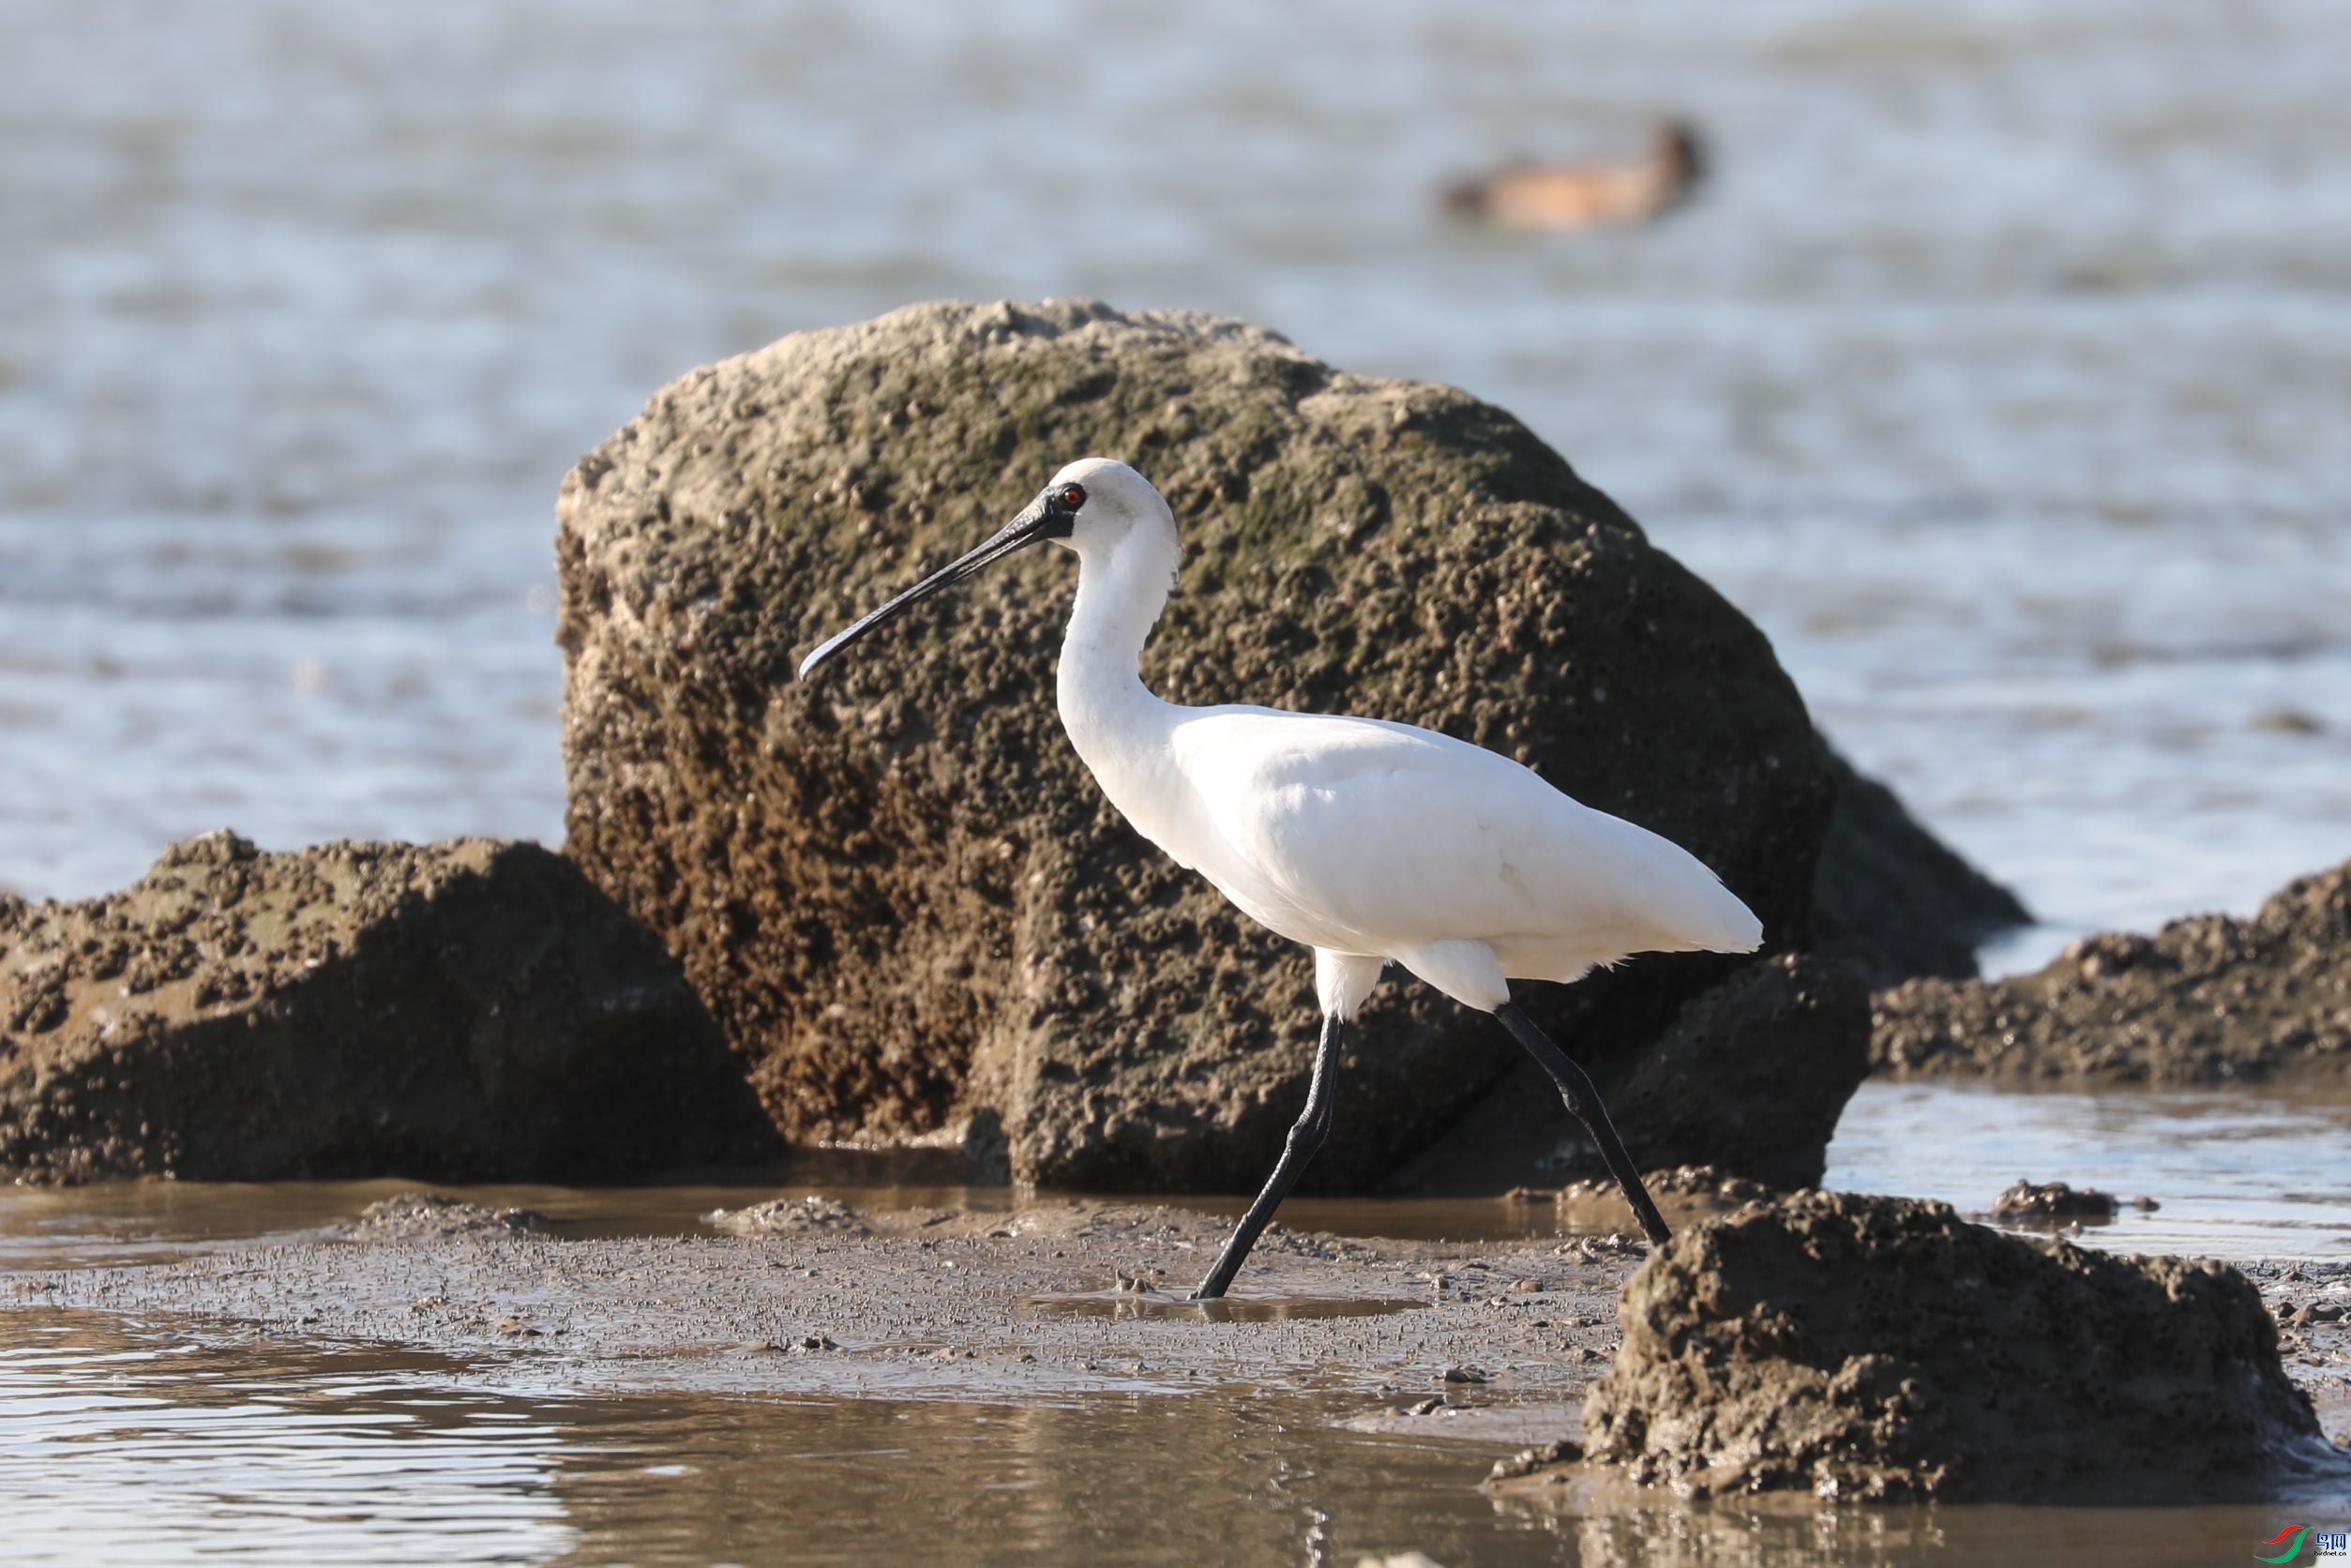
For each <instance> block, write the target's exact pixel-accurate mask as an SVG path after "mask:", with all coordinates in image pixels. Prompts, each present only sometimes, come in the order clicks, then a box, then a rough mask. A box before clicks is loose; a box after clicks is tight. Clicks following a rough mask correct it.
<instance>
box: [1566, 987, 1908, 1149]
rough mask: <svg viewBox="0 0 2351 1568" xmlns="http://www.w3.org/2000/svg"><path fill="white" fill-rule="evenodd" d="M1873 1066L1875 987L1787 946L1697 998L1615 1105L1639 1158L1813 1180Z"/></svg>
mask: <svg viewBox="0 0 2351 1568" xmlns="http://www.w3.org/2000/svg"><path fill="white" fill-rule="evenodd" d="M1868 1073H1869V992H1868V990H1867V988H1864V987H1863V986H1862V984H1861V977H1860V976H1859V975H1857V974H1855V973H1854V972H1852V971H1851V970H1849V969H1847V968H1846V967H1845V966H1844V965H1842V964H1839V963H1836V962H1833V961H1830V960H1824V959H1821V958H1817V957H1810V956H1797V955H1792V954H1791V955H1783V956H1782V957H1776V958H1770V959H1767V960H1765V961H1763V962H1761V963H1756V964H1750V965H1748V966H1747V967H1746V968H1745V969H1742V970H1741V971H1740V972H1738V973H1736V974H1734V975H1732V976H1731V977H1730V978H1729V979H1728V980H1726V981H1725V982H1724V983H1723V984H1722V985H1720V986H1717V987H1715V988H1713V989H1712V990H1711V991H1708V992H1707V993H1706V994H1705V995H1703V996H1701V997H1699V998H1697V999H1696V1000H1695V1001H1694V1002H1692V1003H1690V1004H1689V1005H1688V1006H1686V1007H1684V1008H1683V1009H1682V1010H1681V1013H1680V1017H1678V1018H1675V1019H1674V1022H1673V1027H1672V1028H1670V1029H1668V1030H1667V1031H1665V1036H1664V1037H1663V1038H1662V1039H1660V1040H1659V1041H1658V1042H1657V1044H1656V1046H1655V1047H1654V1048H1652V1049H1651V1050H1650V1053H1649V1054H1648V1055H1647V1056H1646V1057H1644V1058H1643V1059H1642V1060H1641V1062H1640V1063H1639V1064H1638V1065H1637V1066H1635V1068H1634V1069H1633V1073H1632V1076H1631V1077H1630V1078H1627V1079H1626V1080H1625V1082H1624V1085H1623V1087H1622V1088H1620V1089H1619V1090H1618V1091H1617V1093H1616V1094H1615V1096H1614V1097H1613V1098H1612V1099H1611V1100H1610V1101H1609V1102H1608V1108H1609V1111H1610V1112H1611V1115H1612V1119H1613V1120H1614V1121H1615V1123H1616V1124H1617V1131H1618V1133H1619V1134H1620V1135H1621V1136H1622V1137H1623V1138H1624V1141H1625V1146H1626V1147H1627V1148H1628V1149H1631V1150H1632V1151H1634V1157H1635V1159H1637V1160H1639V1161H1640V1162H1641V1164H1642V1166H1643V1167H1644V1168H1649V1167H1651V1166H1672V1165H1683V1164H1688V1165H1713V1166H1716V1167H1719V1168H1721V1169H1723V1170H1724V1171H1726V1172H1728V1173H1729V1174H1731V1175H1734V1176H1744V1177H1750V1178H1752V1179H1754V1180H1756V1181H1758V1182H1768V1183H1770V1184H1772V1185H1774V1186H1781V1187H1803V1186H1811V1185H1812V1184H1814V1183H1816V1182H1817V1181H1819V1180H1820V1177H1821V1173H1822V1172H1823V1171H1824V1170H1826V1169H1827V1168H1828V1165H1829V1138H1830V1136H1831V1134H1833V1133H1834V1132H1835V1131H1836V1130H1837V1118H1838V1117H1839V1116H1841V1115H1843V1114H1844V1113H1845V1103H1846V1101H1847V1100H1849V1099H1851V1098H1852V1097H1853V1091H1854V1090H1856V1089H1858V1088H1860V1087H1861V1079H1862V1078H1865V1077H1867V1076H1868Z"/></svg>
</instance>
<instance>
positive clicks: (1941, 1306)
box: [1584, 1192, 2351, 1503]
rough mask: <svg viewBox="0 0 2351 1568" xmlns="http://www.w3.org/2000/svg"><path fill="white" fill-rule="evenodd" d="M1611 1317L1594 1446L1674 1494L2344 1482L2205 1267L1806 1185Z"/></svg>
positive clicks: (1989, 1492) (2261, 1316)
mask: <svg viewBox="0 0 2351 1568" xmlns="http://www.w3.org/2000/svg"><path fill="white" fill-rule="evenodd" d="M1620 1319H1621V1320H1622V1323H1623V1327H1624V1344H1623V1346H1622V1348H1621V1349H1619V1351H1618V1352H1617V1359H1616V1363H1615V1364H1614V1365H1613V1366H1611V1367H1610V1368H1609V1370H1608V1373H1607V1375H1606V1376H1605V1377H1604V1378H1602V1379H1601V1380H1600V1381H1598V1382H1597V1383H1595V1384H1593V1386H1592V1391H1591V1394H1590V1396H1589V1398H1588V1399H1587V1401H1586V1405H1585V1410H1584V1452H1585V1455H1586V1456H1587V1458H1589V1459H1590V1460H1594V1461H1597V1462H1599V1463H1600V1464H1603V1465H1614V1466H1620V1467H1622V1468H1623V1469H1624V1470H1627V1471H1628V1472H1629V1473H1630V1474H1631V1475H1632V1476H1633V1477H1634V1478H1635V1479H1636V1480H1639V1481H1642V1482H1648V1483H1654V1484H1662V1485H1671V1486H1672V1487H1673V1488H1674V1489H1676V1490H1677V1491H1680V1492H1682V1493H1684V1494H1697V1495H1711V1494H1727V1495H1732V1496H1736V1495H1740V1494H1743V1493H1754V1492H1767V1491H1777V1490H1798V1491H1807V1492H1813V1493H1816V1494H1817V1495H1819V1496H1821V1497H1824V1498H1838V1499H1848V1500H1851V1499H1919V1498H1938V1499H1942V1500H1950V1501H2001V1502H2042V1501H2072V1502H2113V1503H2186V1502H2217V1501H2254V1500H2269V1499H2275V1498H2281V1497H2285V1496H2295V1495H2302V1494H2305V1493H2307V1492H2309V1491H2311V1490H2313V1489H2314V1488H2315V1489H2325V1490H2331V1491H2332V1492H2333V1494H2334V1495H2336V1496H2342V1495H2345V1494H2344V1490H2343V1489H2344V1488H2346V1487H2351V1456H2346V1455H2343V1453H2342V1452H2341V1451H2340V1450H2338V1449H2336V1448H2335V1447H2334V1445H2332V1444H2331V1443H2329V1442H2328V1441H2327V1440H2326V1439H2325V1438H2324V1437H2323V1436H2322V1435H2321V1434H2320V1431H2319V1426H2318V1421H2317V1418H2316V1416H2315V1415H2314V1414H2313V1411H2312V1409H2311V1403H2310V1400H2309V1398H2308V1396H2307V1395H2304V1394H2303V1393H2302V1392H2301V1391H2300V1390H2299V1389H2298V1388H2296V1387H2295V1386H2294V1385H2293V1383H2291V1382H2290V1381H2288V1380H2287V1379H2286V1376H2285V1372H2284V1369H2283V1367H2282V1366H2281V1365H2280V1364H2279V1361H2278V1336H2277V1327H2276V1325H2275V1324H2274V1323H2273V1322H2272V1321H2271V1320H2270V1318H2269V1314H2268V1310H2267V1309H2266V1308H2265V1307H2264V1306H2263V1305H2262V1303H2261V1296H2260V1292H2259V1291H2257V1290H2256V1289H2254V1288H2253V1284H2252V1282H2251V1281H2249V1280H2247V1279H2246V1278H2245V1276H2244V1275H2242V1274H2238V1272H2237V1271H2236V1270H2234V1269H2231V1268H2228V1267H2226V1266H2224V1265H2223V1264H2219V1263H2212V1262H2207V1261H2200V1260H2198V1261H2191V1260H2187V1259H2178V1258H2116V1257H2111V1256H2109V1255H2107V1254H2104V1253H2101V1252H2092V1251H2087V1250H2085V1249H2083V1248H2079V1247H2074V1246H2071V1245H2069V1244H2066V1243H2064V1242H2062V1241H2052V1242H2030V1241H2025V1240H2022V1239H2020V1238H2018V1237H2015V1236H2009V1235H2003V1234H2001V1233H2000V1232H1998V1231H1996V1230H1990V1229H1985V1228H1984V1227H1982V1226H1980V1225H1969V1224H1967V1223H1966V1222H1964V1221H1962V1220H1961V1219H1960V1218H1959V1216H1958V1215H1957V1214H1953V1213H1952V1210H1951V1209H1950V1208H1949V1207H1947V1206H1946V1205H1943V1204H1940V1203H1930V1202H1924V1201H1921V1200H1919V1199H1904V1198H1871V1197H1864V1196H1861V1195H1857V1194H1853V1193H1825V1192H1814V1193H1804V1194H1801V1195H1798V1196H1795V1197H1791V1198H1786V1199H1777V1200H1774V1201H1771V1202H1767V1203H1756V1204H1750V1205H1748V1206H1747V1207H1745V1208H1743V1209H1741V1210H1739V1211H1738V1212H1737V1213H1735V1214H1730V1215H1729V1216H1727V1217H1726V1218H1724V1219H1721V1220H1718V1221H1715V1222H1712V1223H1711V1224H1706V1225H1699V1226H1694V1227H1691V1228H1689V1229H1684V1230H1683V1231H1681V1232H1680V1234H1679V1235H1677V1236H1675V1237H1674V1239H1673V1240H1672V1241H1671V1242H1669V1243H1668V1244H1666V1245H1665V1246H1664V1247H1663V1248H1661V1249H1659V1250H1658V1251H1656V1252H1654V1253H1652V1254H1651V1255H1650V1259H1649V1260H1648V1261H1647V1262H1645V1263H1643V1264H1642V1265H1641V1268H1640V1271H1639V1272H1638V1273H1637V1274H1635V1275H1634V1276H1633V1279H1632V1281H1631V1283H1630V1284H1629V1285H1628V1286H1627V1287H1626V1289H1625V1295H1624V1304H1623V1306H1622V1307H1621V1308H1620Z"/></svg>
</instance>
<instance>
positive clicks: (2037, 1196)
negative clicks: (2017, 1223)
mask: <svg viewBox="0 0 2351 1568" xmlns="http://www.w3.org/2000/svg"><path fill="white" fill-rule="evenodd" d="M2121 1207H2122V1204H2121V1201H2120V1200H2119V1199H2117V1198H2116V1197H2115V1195H2114V1194H2113V1193H2110V1192H2100V1191H2099V1190H2098V1189H2097V1188H2096V1187H2075V1186H2068V1185H2067V1184H2065V1183H2063V1182H2039V1183H2035V1182H2027V1181H2026V1180H2024V1179H2023V1178H2022V1177H2019V1178H2018V1179H2017V1181H2016V1183H2015V1184H2013V1185H2012V1186H2011V1187H2009V1188H2008V1190H2006V1191H2005V1192H2003V1193H2001V1194H2000V1196H1999V1197H1997V1198H1996V1199H1993V1200H1992V1217H1993V1218H1994V1219H2112V1218H2114V1217H2115V1214H2117V1211H2119V1210H2120V1209H2121Z"/></svg>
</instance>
